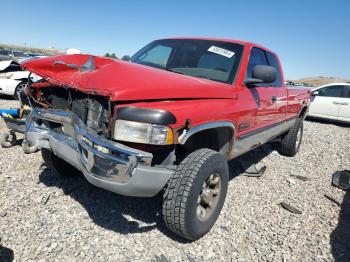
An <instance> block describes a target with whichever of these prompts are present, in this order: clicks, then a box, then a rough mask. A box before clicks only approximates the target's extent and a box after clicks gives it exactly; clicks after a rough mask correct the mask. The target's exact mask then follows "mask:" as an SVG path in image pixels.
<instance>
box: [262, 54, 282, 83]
mask: <svg viewBox="0 0 350 262" xmlns="http://www.w3.org/2000/svg"><path fill="white" fill-rule="evenodd" d="M266 56H267V61H268V62H269V66H272V67H274V68H275V69H276V80H275V82H273V83H272V84H271V86H275V87H281V86H282V78H281V68H280V65H279V64H278V60H277V57H276V56H275V55H274V54H272V53H270V52H266Z"/></svg>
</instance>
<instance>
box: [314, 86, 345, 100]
mask: <svg viewBox="0 0 350 262" xmlns="http://www.w3.org/2000/svg"><path fill="white" fill-rule="evenodd" d="M343 94H344V86H327V87H324V88H321V89H319V90H318V96H327V97H343Z"/></svg>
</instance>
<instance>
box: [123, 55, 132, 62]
mask: <svg viewBox="0 0 350 262" xmlns="http://www.w3.org/2000/svg"><path fill="white" fill-rule="evenodd" d="M130 59H131V57H130V56H129V55H125V56H123V57H122V60H124V61H129V60H130Z"/></svg>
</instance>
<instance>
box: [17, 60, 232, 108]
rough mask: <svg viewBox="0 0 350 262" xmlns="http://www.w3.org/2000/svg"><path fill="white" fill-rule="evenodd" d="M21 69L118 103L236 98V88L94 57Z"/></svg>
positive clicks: (30, 64)
mask: <svg viewBox="0 0 350 262" xmlns="http://www.w3.org/2000/svg"><path fill="white" fill-rule="evenodd" d="M21 66H22V67H23V68H25V69H27V70H29V71H30V72H33V73H35V74H37V75H39V76H41V77H43V78H44V79H45V80H47V81H48V82H50V83H51V84H53V85H59V86H68V87H71V88H75V89H78V90H79V91H82V92H85V93H89V94H97V95H102V96H108V97H110V99H111V100H112V101H116V100H124V101H125V100H129V101H130V100H132V101H139V100H159V99H164V100H166V99H189V98H195V99H196V98H233V96H234V88H233V87H232V85H229V84H225V83H219V82H215V81H211V80H207V79H202V78H195V77H190V76H185V75H180V74H176V73H172V72H168V71H165V70H161V69H156V68H152V67H148V66H143V65H139V64H135V63H131V62H126V61H122V60H112V59H109V58H102V57H96V56H90V55H80V54H79V55H64V56H55V57H47V58H40V59H33V60H30V61H26V62H24V63H22V64H21Z"/></svg>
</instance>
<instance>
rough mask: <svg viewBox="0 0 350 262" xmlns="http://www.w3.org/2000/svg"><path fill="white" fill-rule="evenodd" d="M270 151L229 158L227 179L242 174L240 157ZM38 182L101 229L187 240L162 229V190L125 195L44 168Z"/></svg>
mask: <svg viewBox="0 0 350 262" xmlns="http://www.w3.org/2000/svg"><path fill="white" fill-rule="evenodd" d="M271 152H272V149H271V146H270V147H269V146H268V145H265V146H263V147H262V148H260V149H256V150H254V151H252V152H250V153H248V154H245V155H243V156H241V157H239V158H237V159H235V160H233V161H230V162H229V168H230V180H232V179H234V178H236V177H237V176H239V175H241V174H243V170H242V168H240V167H239V166H240V165H239V162H240V161H241V160H244V161H245V162H247V161H248V162H250V163H252V164H254V163H258V162H259V161H260V160H261V159H262V158H264V157H266V156H267V155H268V154H270V153H271ZM252 179H255V178H252ZM39 181H40V182H41V183H43V184H45V185H46V186H48V187H57V188H60V189H62V191H63V193H64V194H65V195H69V196H70V197H72V198H73V199H74V200H76V201H77V202H78V203H79V204H81V205H82V206H83V207H84V208H85V209H86V211H87V213H88V215H89V217H90V218H91V219H92V220H93V222H94V223H95V224H96V225H98V226H100V227H102V228H105V229H108V230H112V231H115V232H118V233H120V234H125V235H127V234H134V233H145V232H149V231H152V230H154V229H158V230H159V231H161V232H162V233H163V234H164V235H166V236H167V237H169V238H171V239H172V240H174V241H177V242H180V243H188V242H189V241H187V240H185V239H183V238H181V237H179V236H177V235H176V234H174V233H172V232H171V231H170V230H168V229H167V228H166V226H165V224H164V222H163V219H162V193H159V194H158V195H157V196H155V197H152V198H137V197H125V196H121V195H117V194H114V193H111V192H108V191H106V190H103V189H100V188H98V187H95V186H93V185H91V184H89V183H88V182H87V181H86V179H85V178H84V177H83V175H81V176H75V177H62V176H57V175H54V174H52V173H51V171H50V170H49V169H47V168H46V167H45V168H44V169H43V170H42V172H41V174H40V175H39ZM139 221H140V222H139Z"/></svg>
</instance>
